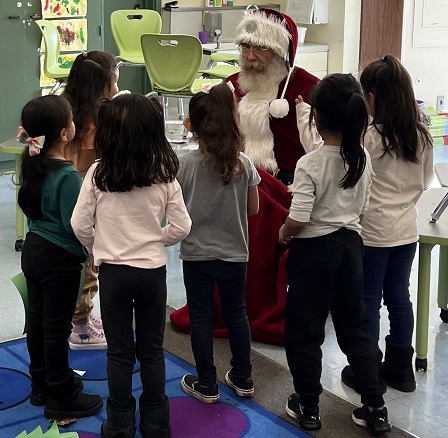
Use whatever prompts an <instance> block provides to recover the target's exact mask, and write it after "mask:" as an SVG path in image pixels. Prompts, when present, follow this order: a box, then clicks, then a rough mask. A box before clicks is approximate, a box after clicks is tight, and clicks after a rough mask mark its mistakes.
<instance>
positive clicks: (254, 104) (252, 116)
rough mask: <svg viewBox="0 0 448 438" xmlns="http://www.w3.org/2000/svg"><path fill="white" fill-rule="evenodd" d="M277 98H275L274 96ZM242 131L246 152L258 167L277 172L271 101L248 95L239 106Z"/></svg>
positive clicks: (251, 94)
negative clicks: (270, 117)
mask: <svg viewBox="0 0 448 438" xmlns="http://www.w3.org/2000/svg"><path fill="white" fill-rule="evenodd" d="M273 97H275V96H273ZM238 111H239V114H240V120H241V126H242V130H243V132H244V134H245V137H246V141H245V145H244V152H245V153H246V155H248V156H249V158H250V159H251V160H252V161H253V163H254V165H255V166H257V167H262V168H263V169H266V170H270V171H272V172H273V171H275V170H276V169H277V161H276V160H275V156H274V136H273V134H272V131H271V129H270V127H269V100H264V99H263V100H260V99H259V98H257V97H255V96H253V93H249V94H246V95H245V96H244V97H243V98H242V99H241V101H240V103H239V104H238Z"/></svg>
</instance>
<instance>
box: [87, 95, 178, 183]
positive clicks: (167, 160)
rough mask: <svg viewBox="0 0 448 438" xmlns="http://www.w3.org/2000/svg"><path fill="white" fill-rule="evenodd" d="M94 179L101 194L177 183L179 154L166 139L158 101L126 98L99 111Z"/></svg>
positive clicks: (143, 98)
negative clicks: (102, 192) (96, 163)
mask: <svg viewBox="0 0 448 438" xmlns="http://www.w3.org/2000/svg"><path fill="white" fill-rule="evenodd" d="M95 150H96V154H97V156H98V158H99V159H100V161H99V163H98V166H97V168H96V169H95V173H94V178H95V182H96V185H97V187H98V188H99V189H100V190H101V191H109V192H129V191H131V190H132V189H133V188H134V187H149V186H151V185H152V184H156V183H167V182H171V181H174V179H175V177H176V175H177V172H178V170H179V161H178V159H177V155H176V153H175V152H174V151H173V148H172V147H171V145H170V144H169V142H168V140H167V139H166V137H165V123H164V118H163V108H162V104H161V103H160V101H159V100H158V99H157V98H156V97H152V98H149V97H146V96H143V95H141V94H123V95H121V96H117V97H115V98H114V99H112V100H110V101H109V100H106V101H104V102H103V104H102V105H101V106H100V108H99V111H98V130H97V132H96V136H95Z"/></svg>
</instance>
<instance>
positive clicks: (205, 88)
mask: <svg viewBox="0 0 448 438" xmlns="http://www.w3.org/2000/svg"><path fill="white" fill-rule="evenodd" d="M214 86H215V85H214V84H212V83H211V82H205V83H204V84H202V85H201V91H202V92H203V93H205V94H208V93H210V90H211V89H212V88H213V87H214Z"/></svg>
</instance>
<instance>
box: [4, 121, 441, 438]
mask: <svg viewBox="0 0 448 438" xmlns="http://www.w3.org/2000/svg"><path fill="white" fill-rule="evenodd" d="M179 132H181V131H180V125H173V126H172V127H169V129H168V131H167V135H168V137H170V136H171V137H174V136H175V135H177V136H178V138H179ZM174 145H175V144H173V146H174ZM175 147H176V148H177V149H178V150H179V153H184V152H187V151H188V149H186V148H185V145H181V144H177V145H175ZM434 156H435V162H448V147H446V146H445V147H437V148H435V150H434ZM6 167H7V166H6ZM0 173H1V166H0ZM434 187H439V185H438V184H437V182H434ZM445 214H448V213H445ZM15 240H16V230H15V186H14V184H13V182H12V175H11V174H6V175H2V176H0V291H1V294H2V299H1V301H0V341H4V340H8V339H13V338H17V337H20V336H21V335H22V330H23V324H24V311H23V305H22V302H21V298H20V296H19V294H18V292H17V290H16V289H15V287H14V286H13V285H12V283H11V282H10V278H11V276H13V275H15V274H16V273H18V272H19V271H20V252H16V251H15V250H14V243H15ZM168 252H169V260H168V266H167V269H168V280H167V281H168V305H169V306H171V307H174V308H179V307H181V306H183V305H184V304H185V302H186V298H185V289H184V286H183V281H182V270H181V262H180V259H179V257H178V255H179V248H178V246H175V247H172V248H169V250H168ZM432 260H433V266H432V276H431V281H432V284H431V304H430V318H429V342H428V370H427V372H426V373H417V374H416V380H417V390H416V391H415V392H413V393H409V394H405V393H401V392H398V391H396V390H394V389H389V390H388V391H387V393H386V396H385V398H386V404H387V407H388V409H389V416H390V420H391V422H392V424H393V425H395V426H397V427H399V428H402V429H404V430H406V431H408V432H410V433H412V434H414V435H415V436H418V437H421V438H446V437H447V436H448V416H447V412H448V371H447V365H446V364H447V363H448V324H445V323H443V322H442V321H441V320H440V318H439V309H438V308H437V303H436V295H437V293H436V291H437V284H436V282H437V272H438V264H437V263H438V249H437V248H435V249H434V250H433V258H432ZM417 261H418V258H417V257H416V260H415V262H414V266H413V269H412V274H411V288H410V291H411V296H412V300H413V302H414V303H416V287H417ZM95 301H96V303H97V305H96V307H95V312H96V313H98V312H99V305H98V297H96V298H95ZM414 308H415V305H414ZM381 322H382V338H383V339H384V337H385V336H386V335H387V331H388V320H387V315H386V314H384V315H383V316H382V318H381ZM253 348H254V349H255V350H256V351H258V352H259V353H261V354H263V355H265V356H267V357H269V358H271V359H272V360H274V361H276V362H278V363H280V364H282V365H284V366H287V365H286V357H285V353H284V350H283V348H280V347H275V346H270V345H265V344H259V343H254V344H253ZM382 348H384V342H383V344H382ZM345 365H346V359H345V356H344V355H343V354H342V353H341V351H340V350H339V348H338V345H337V342H336V337H335V332H334V329H333V325H332V323H331V320H330V319H329V320H328V323H327V326H326V340H325V343H324V346H323V372H322V384H323V386H324V388H325V389H326V390H328V391H330V392H332V393H334V394H336V395H338V396H340V397H342V398H344V399H346V400H349V401H352V402H353V403H356V404H359V403H360V400H359V396H358V394H356V393H355V392H354V391H353V390H351V389H350V388H348V387H346V386H344V385H342V383H341V379H340V373H341V370H342V368H343V367H344V366H345ZM255 385H256V382H255ZM291 392H292V388H291ZM288 395H289V394H285V401H286V398H287V396H288ZM321 416H322V421H325V412H321Z"/></svg>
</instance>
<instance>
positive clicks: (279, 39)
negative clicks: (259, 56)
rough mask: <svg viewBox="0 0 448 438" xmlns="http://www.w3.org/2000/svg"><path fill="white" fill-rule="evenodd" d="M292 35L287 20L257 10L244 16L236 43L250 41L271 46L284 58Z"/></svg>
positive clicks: (254, 43) (253, 43)
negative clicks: (287, 26) (287, 27)
mask: <svg viewBox="0 0 448 438" xmlns="http://www.w3.org/2000/svg"><path fill="white" fill-rule="evenodd" d="M290 41H291V35H290V33H289V32H288V29H286V21H285V20H279V19H278V18H277V17H275V16H273V15H270V16H269V17H268V16H267V15H266V14H265V13H264V12H263V11H260V12H259V11H256V12H253V13H250V14H247V15H245V16H244V17H243V19H242V20H241V21H240V23H239V24H238V26H237V28H236V39H235V44H236V45H239V44H241V43H250V44H252V45H254V46H263V47H269V48H270V49H272V50H273V51H274V52H275V53H276V54H277V55H279V56H280V57H282V58H283V59H287V57H288V50H289V43H290Z"/></svg>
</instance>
